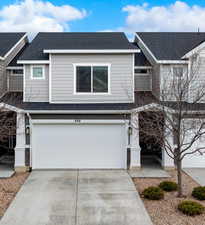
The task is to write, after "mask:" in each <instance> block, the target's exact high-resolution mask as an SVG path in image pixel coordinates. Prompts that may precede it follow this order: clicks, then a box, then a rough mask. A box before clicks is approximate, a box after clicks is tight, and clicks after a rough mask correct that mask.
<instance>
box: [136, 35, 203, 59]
mask: <svg viewBox="0 0 205 225" xmlns="http://www.w3.org/2000/svg"><path fill="white" fill-rule="evenodd" d="M137 35H138V36H139V37H140V38H141V39H142V41H143V42H144V43H145V44H146V46H147V47H148V48H149V50H150V51H151V52H152V53H153V55H154V56H155V57H156V59H157V60H180V59H181V57H183V56H184V55H185V54H186V53H188V52H189V51H191V50H192V49H194V48H195V47H197V46H198V45H200V44H201V43H202V42H204V41H205V33H202V32H137ZM135 42H137V38H135Z"/></svg>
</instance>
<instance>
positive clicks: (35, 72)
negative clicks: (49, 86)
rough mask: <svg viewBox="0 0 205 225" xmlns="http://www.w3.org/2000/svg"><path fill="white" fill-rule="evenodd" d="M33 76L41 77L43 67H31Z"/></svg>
mask: <svg viewBox="0 0 205 225" xmlns="http://www.w3.org/2000/svg"><path fill="white" fill-rule="evenodd" d="M33 77H35V78H41V77H43V68H42V67H33Z"/></svg>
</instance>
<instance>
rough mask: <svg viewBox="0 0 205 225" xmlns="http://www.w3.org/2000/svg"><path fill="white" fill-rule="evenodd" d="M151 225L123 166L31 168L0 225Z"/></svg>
mask: <svg viewBox="0 0 205 225" xmlns="http://www.w3.org/2000/svg"><path fill="white" fill-rule="evenodd" d="M11 224H12V225H22V224H27V225H56V224H58V225H102V224H103V225H152V222H151V220H150V217H149V216H148V214H147V211H146V210H145V207H144V205H143V203H142V201H141V199H140V197H139V195H138V193H137V191H136V189H135V186H134V184H133V182H132V180H131V178H130V176H129V175H128V174H127V172H126V171H123V170H87V171H34V172H32V173H31V175H30V176H29V178H28V179H27V181H26V182H25V184H24V185H23V187H22V188H21V190H20V192H19V193H18V194H17V196H16V198H15V200H14V201H13V202H12V204H11V206H10V207H9V209H8V210H7V212H6V214H5V215H4V217H3V218H2V220H1V221H0V225H11Z"/></svg>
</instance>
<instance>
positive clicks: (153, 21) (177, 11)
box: [118, 1, 205, 33]
mask: <svg viewBox="0 0 205 225" xmlns="http://www.w3.org/2000/svg"><path fill="white" fill-rule="evenodd" d="M122 10H123V11H124V12H127V13H128V15H127V18H126V25H125V26H124V27H121V28H119V29H118V30H124V31H125V32H127V33H132V32H135V31H197V29H198V28H200V31H205V8H203V7H201V6H198V5H194V6H189V5H188V4H187V3H185V2H182V1H176V2H175V3H174V4H170V5H168V6H152V7H149V5H148V4H147V3H144V4H143V5H127V6H125V7H124V8H123V9H122Z"/></svg>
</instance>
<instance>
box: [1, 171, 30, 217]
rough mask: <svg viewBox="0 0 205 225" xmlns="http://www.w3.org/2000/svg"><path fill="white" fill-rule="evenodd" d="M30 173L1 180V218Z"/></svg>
mask: <svg viewBox="0 0 205 225" xmlns="http://www.w3.org/2000/svg"><path fill="white" fill-rule="evenodd" d="M28 175H29V173H18V174H14V175H13V176H12V177H10V178H2V179H0V218H1V217H2V216H3V215H4V213H5V211H6V209H7V208H8V207H9V205H10V203H11V202H12V200H13V199H14V197H15V195H16V194H17V192H18V191H19V189H20V187H21V186H22V184H23V183H24V182H25V180H26V178H27V177H28Z"/></svg>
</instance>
